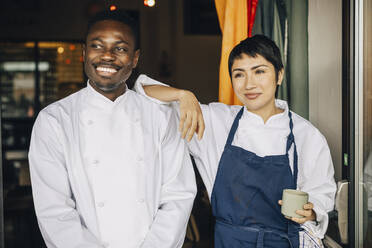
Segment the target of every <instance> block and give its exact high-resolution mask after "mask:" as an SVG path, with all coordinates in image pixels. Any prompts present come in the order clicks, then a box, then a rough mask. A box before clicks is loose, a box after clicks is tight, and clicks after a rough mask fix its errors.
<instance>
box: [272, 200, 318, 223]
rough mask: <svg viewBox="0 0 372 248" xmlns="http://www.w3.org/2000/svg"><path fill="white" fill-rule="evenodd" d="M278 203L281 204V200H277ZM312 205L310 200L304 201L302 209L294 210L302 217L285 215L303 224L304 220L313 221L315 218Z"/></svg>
mask: <svg viewBox="0 0 372 248" xmlns="http://www.w3.org/2000/svg"><path fill="white" fill-rule="evenodd" d="M279 205H282V200H279ZM313 208H314V205H313V204H312V203H311V202H308V203H306V204H305V205H304V206H303V209H298V210H296V214H298V215H301V216H303V217H300V218H298V217H290V216H285V217H286V218H287V219H289V220H292V221H294V222H297V223H298V224H304V223H305V222H306V221H309V220H310V221H314V220H316V213H315V212H314V210H313Z"/></svg>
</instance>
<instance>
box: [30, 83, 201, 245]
mask: <svg viewBox="0 0 372 248" xmlns="http://www.w3.org/2000/svg"><path fill="white" fill-rule="evenodd" d="M174 115H175V112H174V111H173V110H172V109H170V108H169V107H166V106H161V105H158V104H155V103H152V102H151V101H149V100H147V99H146V98H145V97H143V96H140V95H138V94H137V93H135V92H134V91H131V90H127V91H126V92H125V93H124V94H123V95H122V96H120V97H118V98H117V99H116V100H115V101H111V100H109V99H108V98H106V97H104V96H103V95H101V94H100V93H98V92H97V91H96V90H94V89H93V88H92V87H91V86H90V85H89V84H88V85H87V87H86V88H84V89H82V90H80V91H79V92H77V93H75V94H72V95H70V96H68V97H66V98H64V99H62V100H60V101H57V102H55V103H53V104H51V105H49V106H48V107H46V108H45V109H43V110H42V111H41V112H40V113H39V115H38V117H37V119H36V121H35V124H34V127H33V131H32V138H31V145H30V151H29V162H30V170H31V180H32V189H33V197H34V202H35V210H36V215H37V218H38V222H39V226H40V229H41V233H42V235H43V237H44V240H45V242H46V244H47V246H48V247H58V248H59V247H61V248H67V247H68V248H74V247H79V248H82V247H87V248H88V247H89V248H93V247H113V248H123V247H142V248H148V247H156V248H159V247H162V248H174V247H182V244H183V242H184V237H185V231H186V226H187V222H188V219H189V215H190V212H191V209H192V205H193V200H194V197H195V194H196V185H195V175H194V172H193V169H192V164H191V161H190V157H189V153H188V152H187V147H186V145H185V142H184V141H183V140H182V139H181V138H180V135H179V133H178V131H177V125H176V123H175V121H176V118H175V117H174Z"/></svg>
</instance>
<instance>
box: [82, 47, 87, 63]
mask: <svg viewBox="0 0 372 248" xmlns="http://www.w3.org/2000/svg"><path fill="white" fill-rule="evenodd" d="M82 48H83V62H85V48H86V46H85V44H83V46H82Z"/></svg>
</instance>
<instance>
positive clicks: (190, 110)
mask: <svg viewBox="0 0 372 248" xmlns="http://www.w3.org/2000/svg"><path fill="white" fill-rule="evenodd" d="M143 89H144V91H145V93H146V94H147V95H148V96H149V97H153V98H156V99H158V100H160V101H163V102H172V101H179V106H180V109H179V110H180V123H179V130H180V131H181V133H182V138H186V139H187V141H190V140H191V139H192V137H193V135H194V133H195V132H196V133H197V135H198V139H199V140H200V139H202V137H203V133H204V129H205V124H204V119H203V114H202V111H201V109H200V105H199V102H198V99H197V98H196V97H195V95H194V94H193V93H192V92H191V91H188V90H181V89H176V88H173V87H167V86H162V85H149V86H143Z"/></svg>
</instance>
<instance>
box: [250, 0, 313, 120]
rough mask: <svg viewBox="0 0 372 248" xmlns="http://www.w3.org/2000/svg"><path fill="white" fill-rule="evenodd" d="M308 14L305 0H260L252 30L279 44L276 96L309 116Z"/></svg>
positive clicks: (296, 110)
mask: <svg viewBox="0 0 372 248" xmlns="http://www.w3.org/2000/svg"><path fill="white" fill-rule="evenodd" d="M307 16H308V1H307V0H302V1H297V0H260V1H259V3H258V6H257V10H256V19H255V22H254V26H253V31H252V34H253V35H254V34H264V35H266V36H268V37H270V38H271V39H272V40H274V41H275V43H276V44H277V46H278V47H279V49H280V52H281V54H282V60H283V64H284V67H285V74H284V79H283V83H282V85H281V86H280V87H279V89H278V96H277V97H278V98H280V99H283V100H286V101H288V104H289V106H290V108H291V109H292V110H293V111H295V112H296V113H298V114H300V115H301V116H302V117H304V118H308V117H309V76H308V32H307Z"/></svg>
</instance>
